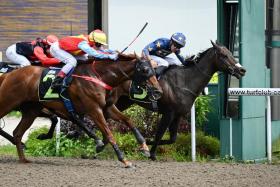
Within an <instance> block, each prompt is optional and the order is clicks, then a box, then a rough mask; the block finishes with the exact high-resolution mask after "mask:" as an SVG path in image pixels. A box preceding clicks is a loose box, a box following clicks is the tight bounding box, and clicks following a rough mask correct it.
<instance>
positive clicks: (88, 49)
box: [78, 41, 110, 59]
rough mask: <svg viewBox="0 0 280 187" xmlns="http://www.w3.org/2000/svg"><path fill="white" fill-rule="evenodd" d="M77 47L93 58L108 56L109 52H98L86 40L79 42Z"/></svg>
mask: <svg viewBox="0 0 280 187" xmlns="http://www.w3.org/2000/svg"><path fill="white" fill-rule="evenodd" d="M78 47H79V49H81V50H82V51H84V52H85V53H87V54H88V55H90V56H93V57H95V58H99V59H107V58H110V56H109V54H105V53H100V52H98V51H97V50H95V49H93V48H92V47H91V46H90V45H89V44H88V43H87V42H86V41H82V42H80V43H79V45H78Z"/></svg>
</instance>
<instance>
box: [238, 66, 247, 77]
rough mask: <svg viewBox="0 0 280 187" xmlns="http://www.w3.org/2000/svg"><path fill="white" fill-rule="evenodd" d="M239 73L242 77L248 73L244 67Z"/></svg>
mask: <svg viewBox="0 0 280 187" xmlns="http://www.w3.org/2000/svg"><path fill="white" fill-rule="evenodd" d="M239 71H240V74H241V75H242V76H244V75H245V73H246V69H245V68H243V67H241V68H240V69H239Z"/></svg>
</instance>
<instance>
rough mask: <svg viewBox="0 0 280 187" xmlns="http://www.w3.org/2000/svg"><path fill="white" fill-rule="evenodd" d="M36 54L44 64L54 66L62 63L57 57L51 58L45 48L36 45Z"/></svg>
mask: <svg viewBox="0 0 280 187" xmlns="http://www.w3.org/2000/svg"><path fill="white" fill-rule="evenodd" d="M34 55H35V56H36V57H37V58H38V60H39V61H40V62H41V63H42V65H43V66H53V65H58V64H60V60H58V59H56V58H49V57H48V56H47V55H46V54H45V53H44V50H43V48H41V47H39V46H36V47H35V48H34Z"/></svg>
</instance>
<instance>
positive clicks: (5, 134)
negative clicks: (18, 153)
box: [0, 128, 16, 145]
mask: <svg viewBox="0 0 280 187" xmlns="http://www.w3.org/2000/svg"><path fill="white" fill-rule="evenodd" d="M0 135H1V136H3V137H4V138H6V139H7V140H9V141H10V142H11V143H12V144H14V145H16V144H15V141H14V137H13V136H11V135H10V134H8V133H7V132H5V131H4V130H3V129H1V128H0Z"/></svg>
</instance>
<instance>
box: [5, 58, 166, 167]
mask: <svg viewBox="0 0 280 187" xmlns="http://www.w3.org/2000/svg"><path fill="white" fill-rule="evenodd" d="M44 69H45V68H43V67H35V66H27V67H24V68H21V69H17V70H14V71H12V72H10V73H7V74H4V75H2V76H1V78H0V82H1V87H0V118H2V117H3V116H5V115H6V114H8V113H9V112H11V111H12V110H14V109H17V108H20V109H21V112H22V118H21V121H20V123H19V124H18V126H17V127H16V129H15V130H14V132H13V136H14V137H13V139H14V142H15V144H16V147H17V152H18V156H19V160H20V162H23V163H27V162H29V161H28V160H27V159H26V158H25V156H24V153H23V150H22V146H21V139H22V136H23V134H24V133H25V131H26V130H27V129H28V128H29V127H30V126H31V125H32V123H33V121H34V120H35V118H36V117H38V116H39V115H40V113H41V111H42V109H43V108H47V109H48V110H50V111H52V112H53V113H55V114H57V115H58V116H60V117H62V118H64V119H72V118H71V116H70V114H69V113H68V112H67V110H66V109H65V107H64V105H63V103H62V102H61V101H39V98H38V85H39V82H40V77H41V74H42V72H43V70H44ZM74 74H76V75H83V76H87V77H88V78H90V77H99V79H101V80H102V81H103V82H105V83H106V84H107V85H110V86H111V87H117V86H118V85H120V84H121V83H123V82H125V81H126V80H130V79H133V78H137V79H138V80H139V79H140V80H141V81H144V80H145V79H148V78H149V77H150V78H149V83H150V84H151V85H152V86H153V87H154V88H155V89H157V93H158V94H161V93H162V90H161V88H160V86H159V85H158V82H157V80H156V78H155V76H154V74H155V73H154V70H153V68H152V67H151V65H150V63H149V62H147V61H141V60H140V59H138V58H136V57H135V56H134V57H131V56H125V55H121V56H120V57H119V60H118V61H116V62H114V61H111V60H95V61H94V60H93V59H90V60H88V61H87V62H86V63H85V62H83V63H81V64H80V65H79V66H77V68H76V69H75V71H74ZM88 78H87V80H86V79H83V78H73V81H72V83H71V85H70V87H69V88H68V93H69V97H70V99H71V101H72V102H73V104H74V107H75V109H76V112H77V114H79V115H87V116H89V117H90V118H91V119H92V120H93V121H94V122H95V124H96V125H97V126H98V128H99V129H100V131H101V132H102V134H103V137H106V140H107V141H109V142H110V143H111V145H112V147H113V149H114V150H115V152H116V154H117V156H118V159H119V161H121V162H122V163H124V165H125V167H130V166H131V163H130V162H129V161H127V160H126V159H124V156H123V154H122V152H121V151H120V150H119V148H118V145H117V143H116V140H115V138H114V137H113V134H112V133H111V131H110V129H109V128H108V126H107V124H106V120H105V117H104V114H103V110H104V111H106V110H107V108H108V109H109V108H110V107H111V106H112V104H113V103H112V99H111V97H112V96H111V91H108V90H106V89H105V88H104V87H103V86H101V85H99V84H95V83H92V82H90V81H88ZM110 111H111V112H112V115H113V116H115V117H116V119H125V120H128V119H127V118H126V117H123V116H124V115H123V114H122V113H121V112H120V111H119V110H118V109H117V108H116V107H113V109H111V110H110ZM2 131H3V130H2ZM0 134H1V133H0ZM1 135H2V134H1Z"/></svg>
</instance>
